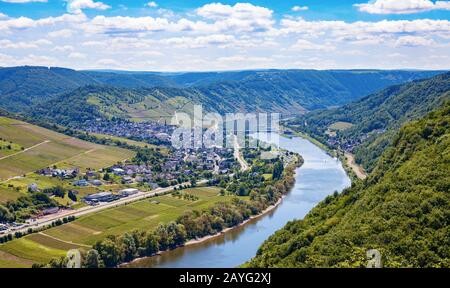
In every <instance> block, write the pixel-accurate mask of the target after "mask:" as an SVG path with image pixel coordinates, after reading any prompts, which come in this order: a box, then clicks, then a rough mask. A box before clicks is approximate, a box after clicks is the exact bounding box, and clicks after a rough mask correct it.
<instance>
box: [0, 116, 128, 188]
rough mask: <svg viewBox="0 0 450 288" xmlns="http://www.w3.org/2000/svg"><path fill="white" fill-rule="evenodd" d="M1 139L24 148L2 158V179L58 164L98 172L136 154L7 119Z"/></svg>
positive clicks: (2, 124) (1, 125) (1, 124)
mask: <svg viewBox="0 0 450 288" xmlns="http://www.w3.org/2000/svg"><path fill="white" fill-rule="evenodd" d="M0 138H2V139H3V141H11V142H13V143H15V144H17V145H20V146H21V147H23V148H24V149H23V150H21V151H18V152H17V153H15V154H11V155H6V156H2V157H0V179H6V178H10V177H14V176H19V175H23V174H27V173H30V172H33V171H36V170H38V169H41V168H44V167H47V166H49V165H53V164H56V163H63V164H67V165H72V166H74V165H75V166H78V167H79V168H93V169H98V168H102V167H105V166H110V165H112V164H114V163H116V162H117V161H122V160H124V159H127V158H130V157H132V156H133V154H134V152H131V151H128V150H125V149H121V148H117V147H109V146H102V145H97V144H94V143H90V142H86V141H82V140H79V139H76V138H72V137H68V136H66V135H63V134H59V133H56V132H53V131H51V130H48V129H45V128H41V127H38V126H35V125H31V124H28V123H25V122H22V121H18V120H14V119H9V118H5V117H0Z"/></svg>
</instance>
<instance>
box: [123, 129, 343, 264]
mask: <svg viewBox="0 0 450 288" xmlns="http://www.w3.org/2000/svg"><path fill="white" fill-rule="evenodd" d="M272 136H273V137H272V138H271V139H270V138H266V137H267V135H256V137H257V138H259V139H261V140H265V141H267V142H273V143H275V142H279V143H277V144H278V145H279V146H280V147H281V148H283V149H286V150H289V151H293V152H296V153H299V154H300V155H302V157H303V158H304V160H305V162H304V164H303V166H302V167H300V168H298V169H297V170H296V176H295V178H296V184H295V186H294V188H293V189H292V190H291V192H290V193H289V194H288V195H287V196H286V197H285V198H284V199H283V202H282V203H281V204H280V205H279V206H278V207H277V208H276V209H274V210H272V211H271V212H269V213H267V214H266V215H264V216H262V217H259V218H257V219H253V220H252V221H250V222H248V223H247V224H246V225H243V226H240V227H238V228H236V229H233V230H231V231H229V232H227V233H224V234H222V235H220V236H218V237H215V238H212V239H209V240H208V241H204V242H202V243H198V244H195V245H189V246H186V247H181V248H178V249H175V250H172V251H169V252H165V253H163V254H162V255H160V256H155V257H148V258H144V259H140V260H138V261H135V262H133V263H131V264H130V265H129V266H130V267H143V268H144V267H173V268H216V267H217V268H222V267H223V268H226V267H236V266H238V265H240V264H242V263H245V262H246V261H248V260H250V259H251V258H252V257H254V256H255V255H256V252H257V250H258V248H259V247H260V245H261V244H262V243H263V242H264V240H266V239H267V238H268V237H269V236H270V235H272V234H273V233H274V232H276V231H277V230H279V229H280V228H282V227H283V226H284V225H285V224H286V223H287V222H289V221H291V220H294V219H301V218H303V217H304V216H305V215H306V214H307V213H308V212H309V211H310V210H311V209H312V208H313V207H314V206H315V205H317V203H318V202H320V201H322V200H323V199H324V198H325V197H326V196H327V195H329V194H332V193H333V192H334V191H338V192H340V191H342V189H344V188H346V187H348V186H350V184H351V181H350V179H349V178H348V176H347V174H346V173H345V171H344V169H343V167H342V164H341V163H340V161H339V160H337V159H334V158H332V157H331V156H329V155H328V154H327V153H326V152H325V151H323V150H322V149H320V148H319V147H318V146H316V145H314V144H312V143H311V142H310V141H308V140H306V139H303V138H299V137H294V138H285V137H279V138H277V137H274V135H272ZM275 136H276V135H275Z"/></svg>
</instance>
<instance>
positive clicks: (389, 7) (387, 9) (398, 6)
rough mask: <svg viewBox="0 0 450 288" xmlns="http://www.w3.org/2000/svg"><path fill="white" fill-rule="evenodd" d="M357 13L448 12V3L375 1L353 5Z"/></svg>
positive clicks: (395, 0)
mask: <svg viewBox="0 0 450 288" xmlns="http://www.w3.org/2000/svg"><path fill="white" fill-rule="evenodd" d="M354 6H356V7H358V9H359V11H362V12H367V13H370V14H411V13H419V12H425V11H431V10H450V1H436V2H432V1H430V0H375V1H372V2H369V3H363V4H355V5H354Z"/></svg>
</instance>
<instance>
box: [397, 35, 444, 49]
mask: <svg viewBox="0 0 450 288" xmlns="http://www.w3.org/2000/svg"><path fill="white" fill-rule="evenodd" d="M434 44H436V43H435V42H434V41H433V40H431V39H427V38H424V37H419V36H402V37H400V38H398V39H397V42H396V46H407V47H417V46H433V45H434Z"/></svg>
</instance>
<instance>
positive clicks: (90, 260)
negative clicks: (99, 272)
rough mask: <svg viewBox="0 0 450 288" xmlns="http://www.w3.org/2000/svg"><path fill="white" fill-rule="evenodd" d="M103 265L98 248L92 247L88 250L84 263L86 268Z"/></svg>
mask: <svg viewBox="0 0 450 288" xmlns="http://www.w3.org/2000/svg"><path fill="white" fill-rule="evenodd" d="M102 266H103V262H102V259H101V258H100V254H99V253H98V251H97V250H95V249H91V250H89V251H88V253H87V255H86V258H85V260H84V263H83V267H84V268H101V267H102Z"/></svg>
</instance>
